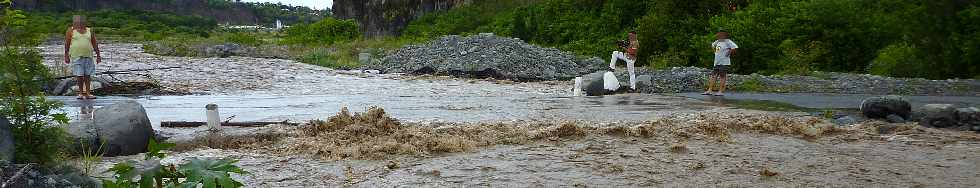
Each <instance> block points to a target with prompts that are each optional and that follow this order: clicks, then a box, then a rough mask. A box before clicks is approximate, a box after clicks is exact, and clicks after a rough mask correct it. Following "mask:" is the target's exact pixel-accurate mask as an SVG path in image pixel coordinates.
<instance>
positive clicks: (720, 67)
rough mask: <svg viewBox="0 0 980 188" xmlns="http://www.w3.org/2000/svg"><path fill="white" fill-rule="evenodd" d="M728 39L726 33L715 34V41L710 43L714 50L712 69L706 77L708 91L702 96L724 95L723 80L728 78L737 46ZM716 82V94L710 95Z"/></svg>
mask: <svg viewBox="0 0 980 188" xmlns="http://www.w3.org/2000/svg"><path fill="white" fill-rule="evenodd" d="M729 37H730V36H729V34H728V32H725V31H719V32H718V33H715V38H717V40H715V42H712V43H711V47H713V48H714V49H715V63H714V69H713V71H712V72H711V75H710V76H709V77H708V91H705V92H704V93H702V95H714V96H724V95H725V94H724V92H725V79H726V78H727V77H728V69H729V67H730V66H731V65H732V55H735V52H736V50H738V45H736V44H735V42H734V41H732V40H731V39H728V38H729ZM716 81H717V83H718V92H715V93H711V91H712V90H713V89H714V84H715V82H716Z"/></svg>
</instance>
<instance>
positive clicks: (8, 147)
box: [0, 117, 14, 161]
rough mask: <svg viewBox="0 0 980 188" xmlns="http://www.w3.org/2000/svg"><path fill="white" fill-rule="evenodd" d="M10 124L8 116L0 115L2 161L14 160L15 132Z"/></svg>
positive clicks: (0, 151)
mask: <svg viewBox="0 0 980 188" xmlns="http://www.w3.org/2000/svg"><path fill="white" fill-rule="evenodd" d="M10 126H11V125H10V121H7V118H3V117H0V161H13V160H14V134H13V132H11V129H10V128H11V127H10Z"/></svg>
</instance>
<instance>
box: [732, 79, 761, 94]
mask: <svg viewBox="0 0 980 188" xmlns="http://www.w3.org/2000/svg"><path fill="white" fill-rule="evenodd" d="M732 90H734V91H753V92H762V91H765V90H766V86H765V85H764V84H762V80H759V77H758V76H753V77H752V78H749V79H746V80H745V81H742V82H741V83H736V84H735V86H734V87H732Z"/></svg>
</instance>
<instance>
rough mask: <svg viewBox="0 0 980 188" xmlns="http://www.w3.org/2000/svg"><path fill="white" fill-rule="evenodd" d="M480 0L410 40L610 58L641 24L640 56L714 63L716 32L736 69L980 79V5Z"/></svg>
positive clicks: (433, 17) (651, 60)
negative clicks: (490, 39)
mask: <svg viewBox="0 0 980 188" xmlns="http://www.w3.org/2000/svg"><path fill="white" fill-rule="evenodd" d="M519 2H533V3H514V2H512V1H478V2H475V3H473V4H471V5H467V6H463V7H460V8H456V9H453V10H450V11H445V12H439V13H430V14H427V15H425V16H423V17H422V18H420V19H418V20H416V21H414V22H412V23H411V24H410V25H409V27H408V28H407V29H406V30H405V32H404V34H405V36H403V37H407V38H432V37H437V36H441V35H447V34H462V35H466V34H473V33H479V32H493V33H496V34H498V35H503V36H511V37H517V38H521V39H524V40H525V41H529V42H531V43H535V44H539V45H544V46H553V47H557V48H559V49H562V50H567V51H572V52H575V53H577V54H579V55H586V56H596V57H606V56H608V54H609V52H610V51H613V50H617V49H616V47H615V43H614V42H615V41H616V40H621V39H624V38H625V36H626V32H628V31H630V30H636V31H637V32H638V34H639V37H640V44H641V49H640V54H639V58H640V61H641V62H645V64H647V65H652V66H653V67H658V68H663V67H669V66H701V67H707V66H710V65H711V62H712V58H713V57H712V54H711V53H712V51H711V49H710V47H709V44H710V43H711V41H713V40H714V33H715V32H716V31H718V30H726V31H728V32H730V33H731V34H732V39H733V40H734V41H735V42H737V43H738V44H739V46H740V47H741V49H740V50H739V53H738V54H737V55H736V56H735V57H734V58H735V64H734V67H733V72H735V73H741V74H748V73H761V74H802V75H806V74H809V73H811V72H812V71H834V72H854V73H873V74H879V75H887V76H897V77H925V78H931V79H945V78H977V77H980V62H978V61H980V3H978V2H977V1H952V0H940V1H933V0H911V1H893V0H877V1H859V0H760V1H748V0H709V1H685V0H640V1H637V0H540V1H519Z"/></svg>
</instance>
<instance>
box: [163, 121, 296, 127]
mask: <svg viewBox="0 0 980 188" xmlns="http://www.w3.org/2000/svg"><path fill="white" fill-rule="evenodd" d="M207 124H208V122H197V121H163V122H160V127H168V128H185V127H200V126H205V125H207ZM274 124H281V125H291V126H296V125H299V123H292V122H288V121H280V122H221V126H224V127H262V126H266V125H274Z"/></svg>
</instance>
